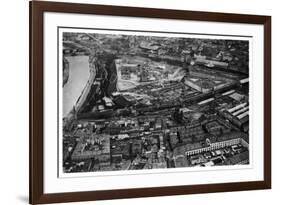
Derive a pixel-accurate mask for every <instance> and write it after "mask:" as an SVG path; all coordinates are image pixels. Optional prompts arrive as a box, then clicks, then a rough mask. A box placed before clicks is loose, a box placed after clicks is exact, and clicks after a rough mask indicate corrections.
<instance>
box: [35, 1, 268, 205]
mask: <svg viewBox="0 0 281 205" xmlns="http://www.w3.org/2000/svg"><path fill="white" fill-rule="evenodd" d="M270 188H271V17H270V16H258V15H245V14H243V15H242V14H226V13H211V12H197V11H196V12H195V11H183V10H165V9H154V8H133V7H117V6H103V5H91V4H73V3H57V2H45V1H44V2H40V1H31V2H30V203H31V204H41V203H57V202H75V201H88V200H105V199H120V198H133V197H152V196H164V195H180V194H193V193H210V192H226V191H240V190H254V189H270Z"/></svg>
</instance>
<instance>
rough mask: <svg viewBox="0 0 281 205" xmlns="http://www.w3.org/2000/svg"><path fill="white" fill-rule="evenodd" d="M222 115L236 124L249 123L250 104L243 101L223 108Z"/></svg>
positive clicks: (239, 125)
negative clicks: (225, 108)
mask: <svg viewBox="0 0 281 205" xmlns="http://www.w3.org/2000/svg"><path fill="white" fill-rule="evenodd" d="M221 115H222V116H224V117H225V118H226V119H228V120H230V121H231V122H232V123H233V124H235V125H236V126H238V127H242V126H243V125H244V124H246V123H249V104H248V103H247V102H241V103H240V104H238V105H235V106H233V107H231V108H229V109H227V110H223V111H222V112H221Z"/></svg>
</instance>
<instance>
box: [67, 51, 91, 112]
mask: <svg viewBox="0 0 281 205" xmlns="http://www.w3.org/2000/svg"><path fill="white" fill-rule="evenodd" d="M66 59H67V60H68V62H69V78H68V81H67V83H66V84H65V85H64V87H63V117H66V116H67V114H68V113H69V112H70V111H71V109H72V108H73V106H74V105H75V104H76V101H77V99H78V98H79V96H80V95H81V93H82V91H83V89H84V87H85V85H86V83H87V81H88V78H89V76H90V68H89V57H88V56H69V57H66Z"/></svg>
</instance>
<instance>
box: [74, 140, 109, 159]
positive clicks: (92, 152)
mask: <svg viewBox="0 0 281 205" xmlns="http://www.w3.org/2000/svg"><path fill="white" fill-rule="evenodd" d="M71 158H72V160H87V159H96V160H99V161H100V162H107V163H108V162H109V163H110V136H109V135H106V134H102V135H91V136H89V137H84V136H82V137H81V138H80V141H79V142H78V144H77V146H76V147H75V149H74V151H73V154H72V156H71Z"/></svg>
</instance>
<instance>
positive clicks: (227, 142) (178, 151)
mask: <svg viewBox="0 0 281 205" xmlns="http://www.w3.org/2000/svg"><path fill="white" fill-rule="evenodd" d="M235 144H242V145H243V146H245V147H248V144H249V141H248V135H246V134H244V133H242V132H231V133H226V134H224V135H222V136H220V137H217V138H216V137H210V138H207V139H206V142H205V143H204V142H196V143H190V144H186V145H183V146H179V147H176V148H175V149H174V158H175V159H176V158H178V157H182V156H192V155H195V154H200V153H202V152H208V151H212V150H216V149H220V148H224V147H227V146H232V145H235Z"/></svg>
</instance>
